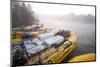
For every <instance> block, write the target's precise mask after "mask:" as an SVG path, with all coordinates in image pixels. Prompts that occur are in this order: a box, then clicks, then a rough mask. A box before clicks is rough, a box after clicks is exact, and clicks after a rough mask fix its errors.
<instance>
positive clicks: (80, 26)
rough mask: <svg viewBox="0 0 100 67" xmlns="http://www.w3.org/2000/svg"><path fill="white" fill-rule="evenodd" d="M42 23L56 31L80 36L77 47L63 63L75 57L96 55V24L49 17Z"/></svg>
mask: <svg viewBox="0 0 100 67" xmlns="http://www.w3.org/2000/svg"><path fill="white" fill-rule="evenodd" d="M40 21H41V22H42V23H44V24H45V25H47V26H48V27H50V28H52V29H53V30H54V31H57V30H59V29H65V30H70V31H72V32H74V33H75V34H76V35H77V36H78V44H77V47H76V48H75V49H74V50H73V51H72V52H71V53H70V54H69V55H68V57H66V59H65V60H64V61H63V62H67V61H68V60H69V59H71V58H72V57H74V56H78V55H82V54H87V53H95V47H96V45H95V22H92V23H91V22H83V21H81V22H75V21H66V20H59V19H56V20H55V19H53V18H48V17H45V18H44V17H42V18H40Z"/></svg>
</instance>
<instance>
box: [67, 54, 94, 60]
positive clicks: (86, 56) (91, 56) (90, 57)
mask: <svg viewBox="0 0 100 67" xmlns="http://www.w3.org/2000/svg"><path fill="white" fill-rule="evenodd" d="M95 60H96V54H95V53H88V54H84V55H80V56H76V57H74V58H72V59H71V60H69V61H68V62H81V61H95Z"/></svg>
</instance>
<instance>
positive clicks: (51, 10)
mask: <svg viewBox="0 0 100 67" xmlns="http://www.w3.org/2000/svg"><path fill="white" fill-rule="evenodd" d="M30 5H31V8H32V10H33V11H34V12H35V13H37V14H44V15H66V14H69V13H75V14H76V15H80V14H83V15H87V14H92V15H95V7H91V6H76V5H63V4H47V3H30Z"/></svg>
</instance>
